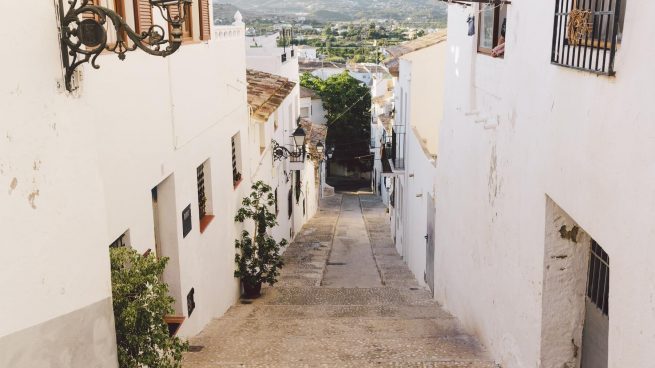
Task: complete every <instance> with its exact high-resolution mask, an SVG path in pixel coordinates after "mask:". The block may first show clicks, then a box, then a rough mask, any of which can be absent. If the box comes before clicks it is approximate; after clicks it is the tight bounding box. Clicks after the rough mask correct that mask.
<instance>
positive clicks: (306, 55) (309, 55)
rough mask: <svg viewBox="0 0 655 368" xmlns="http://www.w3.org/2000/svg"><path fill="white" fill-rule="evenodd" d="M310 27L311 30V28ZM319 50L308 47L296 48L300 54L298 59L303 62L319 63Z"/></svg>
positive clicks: (300, 46)
mask: <svg viewBox="0 0 655 368" xmlns="http://www.w3.org/2000/svg"><path fill="white" fill-rule="evenodd" d="M309 27H310V29H311V26H309ZM317 50H318V49H317V48H316V47H312V46H307V45H299V46H296V52H297V53H298V57H299V58H301V59H303V60H309V61H317V60H318V55H317V54H316V52H317Z"/></svg>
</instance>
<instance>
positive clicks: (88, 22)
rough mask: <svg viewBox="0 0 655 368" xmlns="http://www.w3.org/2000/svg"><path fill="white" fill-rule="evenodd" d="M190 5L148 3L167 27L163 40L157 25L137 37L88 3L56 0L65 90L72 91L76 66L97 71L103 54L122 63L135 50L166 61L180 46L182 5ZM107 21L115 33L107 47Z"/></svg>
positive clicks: (185, 0)
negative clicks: (112, 55)
mask: <svg viewBox="0 0 655 368" xmlns="http://www.w3.org/2000/svg"><path fill="white" fill-rule="evenodd" d="M64 1H66V2H67V3H68V10H65V9H64ZM190 1H191V0H170V1H167V2H162V1H155V0H150V4H151V5H152V6H153V7H155V8H157V9H159V11H160V12H161V15H162V17H163V18H164V20H166V22H167V23H168V24H169V25H170V27H171V29H170V32H168V33H169V38H168V39H166V38H165V36H166V33H167V32H166V30H164V27H162V26H160V25H156V24H155V25H152V26H150V28H148V30H146V31H143V32H141V33H137V32H136V31H134V30H133V29H132V28H131V27H130V26H129V25H128V24H127V22H125V20H124V19H123V18H122V17H121V16H120V15H118V13H116V12H115V11H113V10H111V9H108V8H105V7H102V6H97V5H93V4H92V3H91V0H59V21H60V27H59V39H60V43H61V54H62V61H63V64H64V69H65V70H66V74H65V77H64V78H65V83H66V89H67V90H68V91H69V92H73V91H74V90H75V89H76V88H74V87H73V84H72V83H71V80H72V79H73V75H74V72H75V70H76V69H77V68H78V67H79V66H80V65H82V64H86V63H90V64H91V66H93V68H94V69H99V68H100V66H99V65H98V64H97V59H98V56H100V54H101V53H102V52H103V51H105V50H106V51H110V52H113V53H115V54H117V55H118V58H119V59H120V60H125V54H126V53H127V52H130V51H134V50H136V49H137V48H138V49H141V50H143V51H144V52H146V53H148V54H150V55H153V56H161V57H166V56H168V55H171V54H173V53H175V52H176V51H177V50H178V49H179V48H180V46H181V45H182V26H183V23H184V21H185V18H186V16H187V14H185V12H184V5H185V4H186V3H188V2H190ZM171 7H177V8H178V14H179V15H175V16H172V15H171V14H170V12H169V11H170V9H171ZM107 19H109V20H110V21H111V23H112V25H113V27H114V29H115V30H116V42H115V43H111V44H110V43H108V40H107V28H106V25H107ZM127 39H129V40H130V41H131V44H130V42H129V41H128V40H127Z"/></svg>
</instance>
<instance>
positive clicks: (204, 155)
mask: <svg viewBox="0 0 655 368" xmlns="http://www.w3.org/2000/svg"><path fill="white" fill-rule="evenodd" d="M0 10H1V11H2V12H3V13H4V14H16V13H18V12H25V11H27V12H29V13H30V14H31V17H32V21H31V22H29V24H28V23H25V22H23V21H20V20H18V19H16V21H15V22H12V24H11V26H9V27H6V29H12V33H11V35H10V34H4V33H6V31H5V32H3V34H2V35H3V36H5V37H4V38H5V39H7V40H9V41H8V45H7V46H8V47H10V48H12V50H14V52H15V53H16V54H17V55H28V56H29V59H30V60H39V64H38V65H39V66H38V67H29V68H28V67H26V64H25V58H22V57H21V58H3V60H2V61H1V62H0V63H1V68H0V79H1V80H2V84H1V85H2V87H1V88H2V89H3V90H2V91H1V92H0V110H2V111H3V116H5V118H4V119H2V121H1V122H0V131H2V140H3V143H2V144H0V183H4V184H2V186H3V187H4V188H5V189H4V190H3V191H2V192H1V193H2V194H0V217H1V218H2V221H1V224H2V225H1V226H2V230H3V234H4V238H5V241H4V242H3V243H2V245H3V246H4V247H3V248H2V249H3V251H4V254H5V256H6V257H8V259H11V260H12V261H11V262H8V263H7V265H6V267H3V268H2V270H0V288H1V289H2V290H3V292H6V293H7V295H12V297H11V298H10V299H8V298H5V299H3V300H4V302H0V311H1V312H2V313H3V315H5V316H11V318H8V319H5V320H3V323H2V324H0V336H9V337H8V338H10V339H12V341H14V342H15V343H16V344H20V341H23V340H21V339H20V338H16V339H13V338H12V337H13V336H17V335H16V333H19V332H18V331H21V332H20V333H22V331H25V330H26V329H27V328H30V327H31V326H37V325H39V326H40V325H42V324H44V323H45V322H46V321H53V320H56V319H58V318H63V316H65V315H68V314H69V313H73V312H75V313H77V311H91V310H94V311H96V312H97V313H98V315H96V316H95V317H93V316H89V318H88V319H84V321H93V319H94V318H96V319H103V318H104V319H105V320H106V321H109V322H107V323H106V324H107V325H112V324H113V322H112V321H113V315H112V314H111V309H109V310H107V309H106V308H104V309H97V308H96V309H93V308H91V309H88V308H90V306H91V305H95V303H98V302H99V301H106V300H111V299H110V298H111V288H110V273H109V251H108V245H109V244H110V243H111V242H113V241H114V240H115V239H116V238H117V237H118V236H120V235H121V234H123V233H124V232H125V231H127V230H129V242H130V244H131V246H132V247H134V248H135V249H137V250H139V251H140V252H145V251H146V250H147V249H153V250H154V231H153V226H154V224H153V212H152V201H151V189H152V188H154V187H155V186H157V184H159V183H160V182H161V181H163V180H164V179H165V178H167V177H170V176H171V175H172V174H175V175H174V176H173V180H174V188H175V189H174V191H175V199H174V203H173V209H172V211H173V213H172V216H171V218H172V219H176V220H173V221H174V223H173V225H172V226H174V228H173V229H171V230H172V231H171V234H172V235H171V236H172V238H174V240H176V241H177V246H178V254H177V255H178V258H179V268H180V279H179V290H180V291H179V294H181V295H182V300H181V301H180V300H179V298H178V303H181V305H180V306H179V309H181V311H182V312H183V313H184V314H185V315H186V314H187V312H186V298H185V296H186V294H187V293H188V291H189V290H190V289H191V288H192V287H193V288H195V291H196V293H195V295H196V309H195V311H194V312H193V315H192V316H191V317H190V318H188V319H187V321H186V322H185V323H184V325H183V327H182V329H181V330H180V334H181V335H182V336H190V335H193V334H196V333H197V332H199V331H200V329H201V328H202V327H203V326H204V325H205V324H206V323H207V322H208V321H209V320H211V319H212V318H214V317H216V316H219V315H221V314H222V312H224V311H225V310H227V308H228V307H229V306H230V305H231V304H232V303H233V302H234V301H235V300H236V298H237V296H238V283H237V282H236V281H235V279H234V278H233V275H232V270H233V268H234V266H233V263H234V246H233V239H234V235H235V232H236V229H235V225H234V224H233V221H232V218H233V214H234V211H235V209H236V205H237V202H238V198H239V197H240V194H241V193H240V192H239V190H240V188H239V189H238V190H236V191H235V190H234V188H233V186H232V180H231V175H227V173H229V172H231V157H230V156H231V154H230V148H229V147H230V137H231V136H232V135H234V134H236V133H237V132H242V133H244V134H243V135H244V136H245V133H246V129H247V121H248V115H247V106H246V98H245V96H246V86H245V49H244V38H243V27H242V26H235V27H218V28H215V29H214V30H213V33H212V40H211V41H209V42H198V43H193V44H186V45H183V46H182V48H181V50H180V51H179V52H178V53H176V54H175V55H173V56H171V57H169V58H166V59H162V58H155V57H152V56H148V55H145V54H144V53H140V52H134V53H130V54H128V56H127V60H126V61H125V62H120V61H119V60H118V59H117V58H116V56H115V55H110V54H103V55H101V56H100V57H99V58H98V63H99V64H100V65H101V69H100V70H94V69H92V68H91V67H90V66H88V65H87V66H84V67H83V82H82V89H81V91H80V92H79V93H76V94H75V95H70V94H67V93H64V92H62V91H61V90H58V88H57V86H58V84H59V85H60V84H61V83H60V81H61V77H62V67H61V61H60V49H59V42H58V39H57V23H56V17H55V7H54V3H53V2H29V3H26V4H20V6H19V4H18V3H11V2H8V3H7V2H3V3H2V4H1V5H0ZM13 31H19V32H21V34H23V35H29V36H30V37H31V38H33V39H39V40H40V41H39V42H37V43H34V42H23V41H22V40H21V39H19V38H16V37H14V36H13V35H14V33H13ZM0 32H1V31H0ZM225 55H230V57H225ZM199 91H202V93H199ZM127 96H136V98H133V97H127ZM207 159H210V163H211V165H212V166H211V172H212V173H213V174H214V175H213V176H212V182H211V183H210V184H209V185H211V190H210V192H211V193H212V198H210V201H211V202H212V205H211V206H210V207H211V208H213V209H215V211H214V215H215V216H216V218H215V219H214V220H213V222H212V223H211V224H210V225H209V227H208V228H207V230H206V231H205V232H204V233H203V234H200V232H199V231H198V230H199V223H198V203H197V200H198V199H197V185H196V168H197V167H198V166H199V165H200V164H201V163H203V162H204V161H206V160H207ZM221 173H226V175H221ZM187 205H191V207H192V219H193V229H192V232H191V233H190V234H189V235H187V236H186V237H183V236H182V226H181V213H182V210H183V209H184V208H185V207H186V206H187ZM16 301H20V302H16ZM80 313H82V314H80V315H83V314H84V313H86V312H80ZM57 323H60V322H55V324H57ZM53 326H56V325H53ZM76 328H77V330H78V332H79V336H84V334H85V333H87V332H88V331H90V330H89V329H93V328H94V327H93V323H91V325H88V324H87V325H83V324H79V325H77V326H76ZM52 331H55V330H54V327H53V330H52ZM94 331H95V332H94V333H100V332H102V334H103V336H95V335H94V339H82V340H80V341H81V342H80V344H81V345H80V349H82V350H84V349H85V348H86V349H88V350H89V351H91V350H93V349H94V348H97V346H96V347H94V344H95V341H96V339H97V338H101V339H102V341H115V337H114V331H113V329H104V330H102V331H100V330H97V329H96V330H94ZM26 333H27V332H26ZM40 333H41V332H40ZM44 333H45V332H44ZM58 333H61V334H64V333H65V331H63V330H60V331H59V332H58ZM58 333H54V334H53V335H52V336H53V339H54V340H56V341H61V342H62V344H64V342H65V341H68V340H66V339H56V336H57V334H58ZM61 336H62V337H63V335H61ZM84 344H87V345H84ZM114 344H115V342H114ZM36 347H38V344H35V345H33V346H31V347H29V346H26V345H12V346H11V347H10V348H11V349H12V351H18V350H22V351H23V352H29V351H31V349H33V348H36ZM5 348H7V346H6V345H5V346H3V347H2V350H3V351H2V352H0V356H3V355H4V353H3V352H4V350H5ZM28 355H29V354H28ZM35 357H36V356H35ZM110 360H111V359H110ZM37 365H38V364H37ZM33 366H35V365H33ZM73 366H75V365H73ZM80 366H81V365H80ZM102 366H115V362H113V363H106V364H105V363H103V365H102Z"/></svg>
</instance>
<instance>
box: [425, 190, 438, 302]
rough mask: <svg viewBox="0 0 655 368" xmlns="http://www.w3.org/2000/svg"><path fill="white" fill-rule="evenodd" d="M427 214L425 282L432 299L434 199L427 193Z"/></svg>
mask: <svg viewBox="0 0 655 368" xmlns="http://www.w3.org/2000/svg"><path fill="white" fill-rule="evenodd" d="M427 208H428V214H427V217H426V218H427V230H428V231H427V235H425V259H426V265H425V282H426V283H427V284H428V287H430V291H431V292H432V297H433V298H434V221H435V214H436V209H435V203H434V197H433V196H432V194H431V193H428V205H427Z"/></svg>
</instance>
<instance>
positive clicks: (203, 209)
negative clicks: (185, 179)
mask: <svg viewBox="0 0 655 368" xmlns="http://www.w3.org/2000/svg"><path fill="white" fill-rule="evenodd" d="M196 174H197V176H196V178H197V183H198V211H199V218H200V221H202V219H203V218H205V216H206V215H207V194H206V193H205V164H202V165H200V166H198V169H196Z"/></svg>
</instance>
